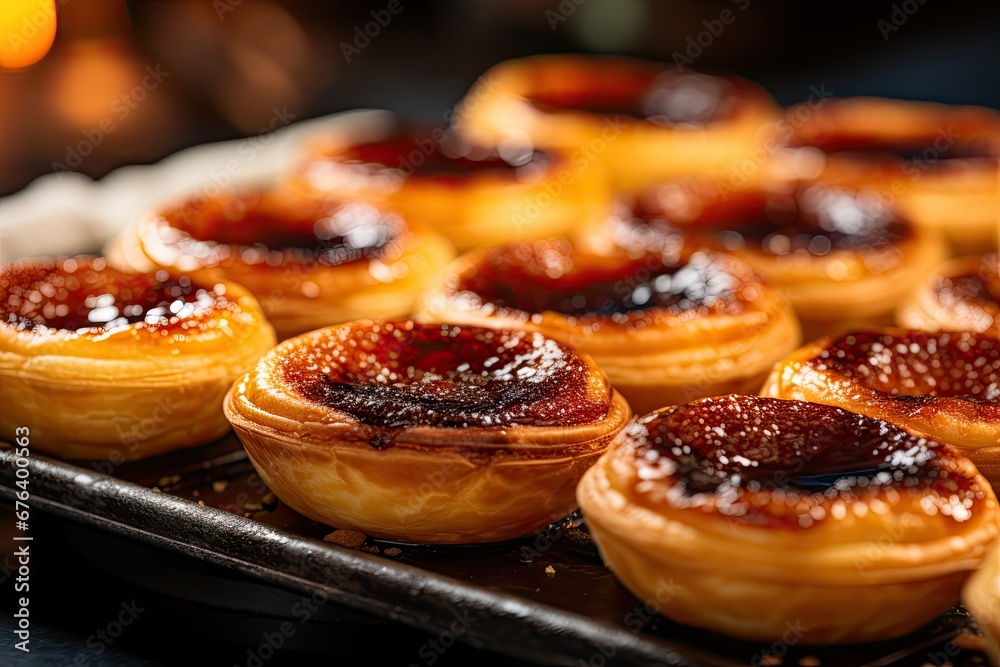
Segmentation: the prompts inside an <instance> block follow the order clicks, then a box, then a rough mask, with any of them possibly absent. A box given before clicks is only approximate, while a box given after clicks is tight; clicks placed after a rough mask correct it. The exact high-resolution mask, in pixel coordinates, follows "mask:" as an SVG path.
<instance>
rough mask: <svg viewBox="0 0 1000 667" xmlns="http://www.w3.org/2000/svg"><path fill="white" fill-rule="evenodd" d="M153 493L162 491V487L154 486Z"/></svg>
mask: <svg viewBox="0 0 1000 667" xmlns="http://www.w3.org/2000/svg"><path fill="white" fill-rule="evenodd" d="M153 493H162V491H160V487H158V486H154V487H153Z"/></svg>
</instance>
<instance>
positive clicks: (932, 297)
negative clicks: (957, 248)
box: [896, 255, 1000, 336]
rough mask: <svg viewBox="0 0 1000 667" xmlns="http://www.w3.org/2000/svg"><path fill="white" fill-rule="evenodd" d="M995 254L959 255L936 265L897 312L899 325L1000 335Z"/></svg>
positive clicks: (999, 277)
mask: <svg viewBox="0 0 1000 667" xmlns="http://www.w3.org/2000/svg"><path fill="white" fill-rule="evenodd" d="M998 262H1000V257H998V256H997V255H979V256H970V257H959V258H956V259H952V260H949V261H947V262H945V263H944V264H942V265H941V266H939V267H937V268H936V269H935V270H934V271H932V272H931V273H930V275H929V276H928V277H926V278H924V279H923V280H921V282H920V287H919V288H918V290H917V291H916V292H914V293H913V294H912V295H911V296H910V298H908V299H907V300H906V301H904V302H903V304H902V305H901V306H900V307H899V310H898V312H897V313H896V319H897V321H898V323H899V325H900V326H902V327H907V328H910V329H925V330H927V331H975V332H978V333H991V334H993V335H994V336H1000V275H998Z"/></svg>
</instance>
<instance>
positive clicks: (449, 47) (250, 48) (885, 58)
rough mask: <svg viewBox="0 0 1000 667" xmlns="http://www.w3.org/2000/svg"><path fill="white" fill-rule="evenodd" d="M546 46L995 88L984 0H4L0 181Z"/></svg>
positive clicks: (454, 80)
mask: <svg viewBox="0 0 1000 667" xmlns="http://www.w3.org/2000/svg"><path fill="white" fill-rule="evenodd" d="M19 5H20V6H23V5H31V7H32V11H30V12H28V13H27V15H24V14H23V13H22V14H21V15H19V16H16V17H15V16H13V14H14V8H16V6H19ZM36 6H37V7H40V8H41V9H37V8H36ZM50 7H54V8H55V10H54V11H55V21H54V23H55V26H56V28H55V36H54V42H53V43H52V45H51V49H50V50H48V51H47V52H45V50H44V44H43V46H42V47H39V48H41V53H45V55H44V57H42V58H41V60H39V61H38V62H36V63H34V64H30V65H27V66H24V65H25V62H24V61H25V60H31V59H32V58H31V57H29V56H30V51H31V48H30V44H31V43H32V40H35V41H36V42H44V43H47V40H46V38H45V37H46V36H45V32H46V30H49V29H51V27H52V26H51V25H50V21H49V20H50V19H51V13H52V10H51V9H47V8H50ZM4 13H7V14H9V15H10V16H7V17H6V18H5V17H4V16H3V14H4ZM557 52H612V53H624V54H632V55H640V56H646V57H650V58H656V59H662V60H665V61H668V62H669V61H675V60H677V59H681V60H682V62H683V63H684V64H685V65H686V66H689V67H693V68H696V69H706V70H716V71H730V72H735V73H737V74H740V75H743V76H746V77H748V78H751V79H753V80H756V81H758V82H760V83H762V84H763V85H764V86H765V87H767V88H768V89H769V90H771V92H772V93H773V94H774V95H775V96H776V97H777V98H778V100H779V101H780V102H782V103H791V102H796V101H799V100H802V99H805V98H807V97H808V96H809V94H810V87H811V86H815V87H817V88H819V87H821V86H824V87H825V90H827V91H830V92H832V93H834V94H836V95H865V94H868V95H884V96H890V97H900V98H907V99H923V100H937V101H944V102H951V103H966V104H980V105H986V106H992V107H998V106H1000V3H997V2H995V1H994V2H989V3H987V2H981V3H977V2H963V1H948V2H946V1H945V0H896V1H892V2H890V1H888V0H885V1H883V0H843V1H841V2H836V3H802V2H795V1H794V0H783V1H774V0H771V1H768V0H375V1H374V2H357V1H344V0H342V1H340V2H335V3H334V2H321V1H318V0H317V1H309V0H282V1H278V0H179V1H173V0H131V1H124V0H2V3H0V195H5V194H10V193H13V192H15V191H17V190H19V189H21V188H23V187H24V186H25V185H26V184H28V183H29V182H31V181H32V180H33V179H34V178H37V177H38V176H41V175H44V174H46V173H50V172H53V171H60V170H72V171H78V172H80V173H83V174H86V175H87V176H90V177H93V178H100V177H101V176H103V175H105V174H107V173H108V172H109V171H111V170H113V169H115V168H116V167H119V166H122V165H128V164H145V163H150V162H155V161H157V160H159V159H161V158H163V157H164V156H166V155H168V154H170V153H173V152H175V151H177V150H179V149H181V148H184V147H187V146H191V145H194V144H198V143H204V142H210V141H219V140H226V139H233V138H238V137H246V136H255V135H259V134H261V133H265V132H268V131H270V130H273V129H277V128H279V127H282V126H284V125H285V124H288V123H289V122H295V121H300V120H304V119H307V118H311V117H315V116H320V115H324V114H328V113H332V112H336V111H342V110H346V109H352V108H359V107H369V108H371V107H374V108H387V109H391V110H394V111H397V112H400V113H403V114H406V115H410V116H416V117H419V118H421V119H422V120H425V121H426V120H429V121H437V122H443V121H442V119H443V118H444V117H445V114H446V112H447V111H448V110H449V109H450V108H451V106H452V105H454V104H455V102H457V101H458V100H459V98H460V97H461V96H462V94H463V93H464V92H465V90H466V89H467V88H468V87H469V85H470V84H471V83H472V82H473V81H474V80H475V78H476V77H477V76H478V75H479V74H481V73H482V72H483V71H484V70H485V69H486V68H488V67H489V66H490V65H492V64H494V63H496V62H498V61H500V60H504V59H507V58H512V57H517V56H522V55H527V54H531V53H557ZM41 53H39V54H38V55H41Z"/></svg>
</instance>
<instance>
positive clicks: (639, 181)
mask: <svg viewBox="0 0 1000 667" xmlns="http://www.w3.org/2000/svg"><path fill="white" fill-rule="evenodd" d="M779 119H780V113H779V109H778V107H777V105H776V104H775V102H774V100H773V99H772V98H771V96H770V95H769V94H768V93H767V92H766V91H764V90H763V89H762V88H760V87H758V86H756V85H754V84H752V83H749V82H747V81H744V80H742V79H737V78H735V77H718V76H709V75H707V74H701V73H697V72H692V71H687V70H683V69H679V68H676V67H674V66H670V65H665V64H663V63H653V62H646V61H642V60H634V59H630V58H622V57H614V56H580V55H548V56H533V57H528V58H520V59H518V60H510V61H508V62H505V63H501V64H499V65H497V66H496V67H494V68H493V69H491V70H489V71H488V72H486V73H485V74H483V76H482V77H480V79H479V82H478V83H477V85H476V86H474V87H473V88H472V90H470V91H469V93H468V94H467V95H466V97H465V99H464V100H463V101H462V103H461V104H460V106H459V109H458V112H457V114H456V117H455V119H454V121H453V122H454V125H455V127H456V128H457V129H458V130H459V131H461V132H462V133H463V134H464V135H466V136H468V137H470V139H471V140H472V141H474V142H477V143H481V144H486V145H493V146H497V145H517V144H521V145H529V146H533V147H540V148H543V149H559V150H563V151H571V155H572V159H573V160H583V161H599V162H600V163H602V164H604V165H605V166H606V168H607V171H608V173H609V174H610V175H611V177H612V179H613V181H614V184H615V185H616V187H618V188H620V189H623V190H626V191H638V190H640V189H642V188H644V187H646V186H649V185H652V184H654V183H657V182H659V181H662V180H665V179H670V178H677V177H687V176H716V177H725V178H731V179H733V180H734V181H737V182H743V181H745V180H747V179H748V178H757V177H759V176H763V174H764V171H765V170H764V169H762V168H761V167H762V164H763V163H765V162H766V160H767V158H768V156H769V151H773V150H775V147H776V145H777V138H778V130H779V127H778V122H777V121H778V120H779ZM748 167H749V168H748Z"/></svg>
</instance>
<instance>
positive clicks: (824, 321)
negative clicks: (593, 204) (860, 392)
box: [594, 180, 946, 340]
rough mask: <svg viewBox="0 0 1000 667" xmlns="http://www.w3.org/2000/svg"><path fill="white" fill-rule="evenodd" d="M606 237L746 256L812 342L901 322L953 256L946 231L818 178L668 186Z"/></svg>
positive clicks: (618, 217)
mask: <svg viewBox="0 0 1000 667" xmlns="http://www.w3.org/2000/svg"><path fill="white" fill-rule="evenodd" d="M603 231H604V233H603V235H602V237H603V238H601V237H599V238H597V239H595V241H594V242H595V243H598V244H600V243H603V244H604V245H609V244H610V245H614V246H619V247H623V248H625V249H627V250H637V249H643V248H645V249H654V250H659V251H663V252H677V250H678V248H680V247H688V248H690V249H697V248H702V247H704V248H710V249H712V250H716V251H718V252H726V253H730V254H733V255H736V256H737V257H739V258H740V259H742V260H743V261H745V262H746V263H747V264H749V265H750V266H751V267H752V268H753V270H754V271H755V272H756V273H757V274H758V275H760V276H761V277H762V278H763V279H764V280H765V281H767V282H768V283H769V284H770V285H771V286H772V287H775V288H777V289H779V290H780V291H781V292H782V294H784V296H785V297H786V298H787V299H788V300H789V301H790V302H791V304H792V305H793V306H794V307H795V311H796V312H797V313H798V316H799V321H800V322H801V323H802V329H803V337H804V338H805V340H813V339H815V338H818V337H820V336H823V335H827V334H829V333H833V332H836V331H846V330H849V329H854V328H858V327H871V326H886V325H890V324H892V323H893V317H894V311H895V309H896V307H897V306H898V305H899V304H900V302H901V301H902V300H903V299H904V298H906V297H908V296H909V295H910V294H911V293H912V292H913V290H914V286H915V285H917V284H919V283H920V282H921V281H923V280H924V277H925V276H926V275H927V274H928V272H930V271H931V269H932V268H933V267H934V266H935V265H936V264H938V263H939V262H941V261H942V259H944V257H945V255H946V249H945V244H944V242H943V240H942V238H941V236H940V234H939V233H938V232H936V231H934V230H931V229H927V228H924V227H920V226H916V225H914V224H913V223H911V222H910V221H909V220H907V219H905V218H903V217H901V216H900V215H898V214H897V212H896V211H894V210H893V209H891V208H889V207H887V206H885V205H883V203H882V202H881V201H880V200H879V198H878V196H877V195H876V194H875V193H873V192H870V191H856V190H851V189H847V188H843V187H834V186H824V185H816V184H814V183H810V182H799V183H795V182H792V183H786V184H780V185H779V184H771V185H769V186H768V187H745V188H740V189H732V188H729V187H726V186H725V185H724V184H719V183H717V182H712V181H705V180H695V181H677V182H670V183H664V184H661V185H659V186H656V187H653V188H650V189H649V190H647V191H645V192H644V193H642V194H641V195H640V196H639V197H637V198H636V199H635V200H634V202H632V203H631V205H630V204H629V203H625V202H623V203H621V204H620V205H619V206H618V209H617V211H616V213H615V215H613V216H612V217H611V219H610V221H609V223H608V224H607V225H606V226H605V228H604V230H603Z"/></svg>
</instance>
